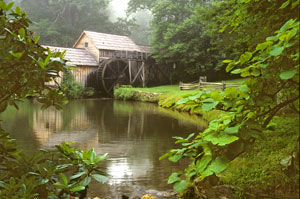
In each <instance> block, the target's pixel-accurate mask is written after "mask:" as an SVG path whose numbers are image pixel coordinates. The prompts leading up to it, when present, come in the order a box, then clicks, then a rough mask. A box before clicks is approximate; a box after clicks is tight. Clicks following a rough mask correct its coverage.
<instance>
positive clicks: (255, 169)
mask: <svg viewBox="0 0 300 199" xmlns="http://www.w3.org/2000/svg"><path fill="white" fill-rule="evenodd" d="M234 81H238V82H235V83H239V82H240V80H234ZM197 93H199V91H197V90H189V91H180V90H179V87H178V85H168V86H159V87H153V88H128V87H127V88H126V87H122V88H118V89H116V90H115V97H116V98H117V99H122V100H137V101H145V102H154V103H157V104H158V105H159V106H161V107H164V108H172V109H174V110H178V111H184V112H189V113H193V112H194V109H193V108H194V107H193V105H190V104H186V103H185V104H179V105H177V104H176V102H178V101H179V100H181V99H183V98H186V97H189V96H193V95H196V94H197ZM220 113H221V112H220V111H217V110H212V111H208V112H203V111H201V110H198V111H197V114H200V115H202V116H203V117H204V118H205V119H206V120H207V121H211V120H213V119H214V118H216V117H217V116H218V115H219V114H220ZM272 122H273V123H274V124H276V126H273V127H272V128H273V129H272V130H270V129H269V130H265V131H263V132H262V136H261V137H258V138H257V139H256V140H255V142H253V144H249V147H248V148H249V149H248V150H247V151H246V152H244V153H243V154H241V155H240V156H239V157H238V158H236V159H235V160H234V161H232V162H231V163H230V166H229V167H228V169H226V170H225V172H223V173H222V174H221V175H220V176H219V177H220V181H219V183H220V184H229V185H232V186H234V187H235V188H236V190H237V194H238V198H245V197H246V198H248V197H250V198H253V197H254V198H255V197H256V198H260V197H261V196H262V195H264V194H266V193H267V194H268V195H272V194H273V195H274V198H276V197H277V196H278V195H279V196H280V197H281V196H282V197H283V195H284V194H287V196H286V197H283V198H297V197H298V195H299V194H298V191H299V165H298V162H299V143H298V142H299V116H298V115H281V116H276V117H275V118H274V119H273V121H272ZM297 194H298V195H297ZM253 195H254V196H253ZM275 196H276V197H275ZM277 198H278V197H277Z"/></svg>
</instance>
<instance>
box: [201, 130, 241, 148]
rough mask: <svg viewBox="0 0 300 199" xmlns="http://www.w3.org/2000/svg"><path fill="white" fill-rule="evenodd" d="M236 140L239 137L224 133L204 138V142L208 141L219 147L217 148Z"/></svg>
mask: <svg viewBox="0 0 300 199" xmlns="http://www.w3.org/2000/svg"><path fill="white" fill-rule="evenodd" d="M238 139H239V137H237V136H234V135H228V134H226V133H212V134H209V135H207V136H205V137H204V140H205V141H209V142H211V143H212V144H213V145H219V146H225V145H227V144H230V143H232V142H234V141H236V140H238Z"/></svg>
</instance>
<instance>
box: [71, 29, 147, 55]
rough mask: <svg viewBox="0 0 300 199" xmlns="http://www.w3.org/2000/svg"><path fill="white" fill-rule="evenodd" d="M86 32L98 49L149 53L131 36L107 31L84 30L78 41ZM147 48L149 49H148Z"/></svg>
mask: <svg viewBox="0 0 300 199" xmlns="http://www.w3.org/2000/svg"><path fill="white" fill-rule="evenodd" d="M84 34H86V35H87V37H89V38H90V39H91V40H92V41H93V42H94V44H95V45H96V47H97V48H98V49H103V50H118V51H138V52H147V53H149V52H150V51H148V49H146V48H141V47H140V46H138V45H136V44H135V43H134V42H133V41H132V40H131V39H130V38H129V37H127V36H121V35H113V34H107V33H100V32H93V31H87V30H84V31H83V32H82V34H81V35H80V37H79V38H78V40H77V41H76V43H75V44H74V47H75V46H76V44H77V43H78V42H79V41H80V39H81V38H82V36H83V35H84ZM146 50H147V51H146Z"/></svg>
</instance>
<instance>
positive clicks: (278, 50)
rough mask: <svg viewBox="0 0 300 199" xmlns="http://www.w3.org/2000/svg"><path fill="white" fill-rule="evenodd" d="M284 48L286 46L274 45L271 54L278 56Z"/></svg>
mask: <svg viewBox="0 0 300 199" xmlns="http://www.w3.org/2000/svg"><path fill="white" fill-rule="evenodd" d="M283 50H284V47H282V46H274V48H273V50H271V51H270V55H271V56H278V55H280V54H281V53H282V52H283Z"/></svg>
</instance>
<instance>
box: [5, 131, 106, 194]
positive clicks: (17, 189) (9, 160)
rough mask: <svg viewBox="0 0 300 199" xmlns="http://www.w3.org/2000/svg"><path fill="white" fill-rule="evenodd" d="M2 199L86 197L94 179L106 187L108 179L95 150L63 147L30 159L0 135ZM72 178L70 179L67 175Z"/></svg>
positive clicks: (66, 144)
mask: <svg viewBox="0 0 300 199" xmlns="http://www.w3.org/2000/svg"><path fill="white" fill-rule="evenodd" d="M0 146H1V147H0V148H1V149H0V156H1V162H0V166H1V169H0V196H1V198H7V199H9V198H43V199H44V198H69V196H71V195H72V196H79V195H81V197H84V196H85V194H86V192H85V194H84V193H82V192H80V191H83V190H86V189H87V188H88V184H89V183H90V181H91V178H94V179H96V180H97V181H99V182H101V183H104V182H106V181H107V177H105V176H104V173H103V172H101V171H100V167H99V163H101V162H102V161H103V160H105V158H106V155H102V156H97V155H96V153H95V151H94V150H93V149H90V150H85V151H80V150H78V149H75V148H73V147H71V146H70V144H68V143H64V144H61V145H58V146H56V147H57V149H56V150H51V151H43V152H40V153H38V154H31V155H27V154H24V153H23V152H22V151H21V150H17V148H16V147H17V146H16V142H15V140H13V139H11V138H9V136H8V134H6V133H5V132H4V131H3V130H1V132H0ZM67 174H68V175H70V174H71V176H70V178H69V179H68V178H67V177H66V175H67Z"/></svg>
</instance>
